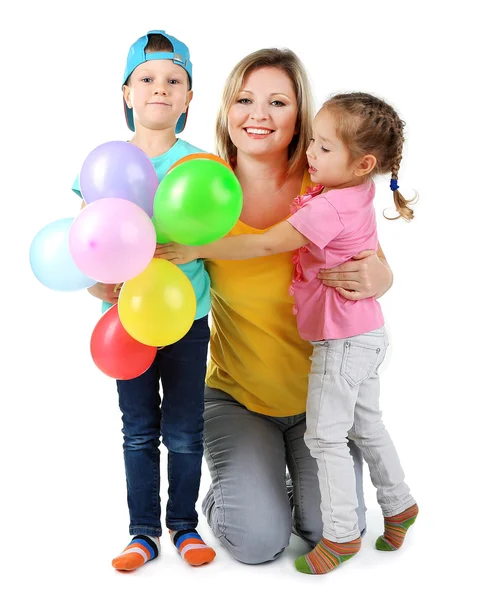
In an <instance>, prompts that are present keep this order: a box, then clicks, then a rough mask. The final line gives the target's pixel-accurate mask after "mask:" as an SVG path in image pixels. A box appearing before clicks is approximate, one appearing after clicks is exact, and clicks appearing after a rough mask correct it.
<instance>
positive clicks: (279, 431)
mask: <svg viewBox="0 0 483 600" xmlns="http://www.w3.org/2000/svg"><path fill="white" fill-rule="evenodd" d="M305 429H306V424H305V413H304V414H301V415H296V416H294V417H284V418H275V417H267V416H264V415H261V414H258V413H255V412H251V411H249V410H247V409H246V408H245V407H244V406H243V405H241V404H239V403H238V402H236V401H235V400H234V399H233V398H232V397H231V396H229V395H228V394H226V393H224V392H222V391H220V390H215V389H210V388H206V391H205V429H204V439H205V459H206V462H207V463H208V467H209V469H210V474H211V479H212V485H211V487H210V489H209V491H208V494H207V496H206V498H205V499H204V501H203V506H202V509H203V514H204V515H205V516H206V518H207V520H208V523H209V525H210V526H211V528H212V529H213V532H214V533H215V535H216V537H217V538H218V539H219V540H220V543H221V544H222V545H223V546H224V547H225V548H226V549H227V550H228V551H229V552H230V553H231V554H232V555H233V556H234V558H236V559H237V560H239V561H240V562H243V563H248V564H258V563H263V562H267V561H270V560H273V559H274V558H276V557H277V556H279V555H280V554H281V553H282V552H283V551H284V549H285V548H286V547H287V546H288V543H289V540H290V534H291V533H292V531H293V532H294V533H296V534H297V535H299V536H300V537H302V538H303V539H305V540H306V541H307V542H308V543H309V545H310V546H311V547H312V546H315V544H316V543H317V542H318V541H319V540H320V538H321V537H322V516H321V513H320V492H319V485H318V479H317V463H316V461H315V460H314V459H313V458H312V457H311V456H310V454H309V451H308V448H307V446H306V445H305V442H304V433H305ZM351 451H353V457H354V465H355V479H356V482H357V483H356V487H357V490H358V494H359V500H358V508H357V513H358V516H359V521H358V527H359V528H360V529H361V531H362V530H363V529H364V528H365V510H366V508H365V505H364V499H363V495H362V457H361V454H360V452H359V450H358V449H357V448H355V446H353V447H352V448H351ZM287 467H288V470H289V473H290V475H291V478H292V482H293V502H294V507H293V511H292V510H291V508H290V503H289V498H288V495H287V489H286V481H285V473H286V469H287ZM353 471H354V469H353Z"/></svg>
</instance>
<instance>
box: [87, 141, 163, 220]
mask: <svg viewBox="0 0 483 600" xmlns="http://www.w3.org/2000/svg"><path fill="white" fill-rule="evenodd" d="M79 185H80V190H81V194H82V197H83V198H84V200H85V202H86V204H90V203H92V202H94V201H96V200H99V199H100V198H124V200H130V201H131V202H133V203H134V204H137V205H138V206H139V207H140V208H142V209H143V210H144V211H145V212H146V213H147V214H148V215H149V216H150V217H152V216H153V200H154V194H155V193H156V189H157V187H158V176H157V175H156V171H155V169H154V166H153V164H152V162H151V161H150V160H149V158H148V156H147V155H146V154H145V153H144V152H143V151H142V150H141V148H138V147H137V146H134V145H133V144H130V143H129V142H106V143H105V144H101V145H100V146H98V147H97V148H95V149H94V150H93V151H92V152H91V153H90V154H89V155H88V156H87V158H86V159H85V161H84V163H83V165H82V167H81V171H80V174H79Z"/></svg>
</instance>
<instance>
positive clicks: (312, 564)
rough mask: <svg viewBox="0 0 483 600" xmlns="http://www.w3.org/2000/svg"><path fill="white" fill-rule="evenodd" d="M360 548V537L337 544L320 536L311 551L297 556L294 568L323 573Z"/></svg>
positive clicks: (317, 573)
mask: <svg viewBox="0 0 483 600" xmlns="http://www.w3.org/2000/svg"><path fill="white" fill-rule="evenodd" d="M360 549H361V538H360V537H358V538H357V539H356V540H353V541H352V542H345V543H343V544H339V543H338V542H331V541H330V540H326V539H325V538H322V539H321V540H320V542H319V543H318V544H317V546H315V548H314V549H313V550H312V552H309V553H308V554H305V555H304V556H299V557H298V558H297V559H296V561H295V568H296V569H297V571H300V572H301V573H309V574H310V575H323V574H324V573H328V572H329V571H332V570H333V569H335V568H336V567H338V566H339V565H340V564H342V563H343V562H345V561H346V560H349V558H352V557H353V556H354V555H355V554H357V553H358V552H359V550H360Z"/></svg>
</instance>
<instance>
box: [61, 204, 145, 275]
mask: <svg viewBox="0 0 483 600" xmlns="http://www.w3.org/2000/svg"><path fill="white" fill-rule="evenodd" d="M69 249H70V253H71V255H72V258H73V260H74V262H75V264H76V265H77V266H78V268H79V269H80V270H81V271H82V272H83V273H85V274H86V275H87V276H88V277H91V278H92V279H95V280H96V281H101V282H102V283H122V282H124V281H127V280H128V279H132V278H133V277H136V275H139V274H140V273H141V272H142V271H144V269H145V268H146V267H147V266H148V265H149V263H150V262H151V260H153V256H154V251H155V249H156V231H155V229H154V225H153V223H152V221H151V219H150V218H149V217H148V215H147V214H146V213H145V212H144V211H143V210H142V209H141V208H139V206H136V205H135V204H133V203H132V202H130V201H129V200H124V199H123V198H100V199H99V200H97V201H96V202H93V203H92V204H88V205H87V206H86V207H85V208H84V209H83V210H81V212H80V213H79V214H78V215H77V217H76V218H75V219H74V222H73V223H72V225H71V227H70V231H69Z"/></svg>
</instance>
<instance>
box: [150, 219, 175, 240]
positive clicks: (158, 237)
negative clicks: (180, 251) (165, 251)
mask: <svg viewBox="0 0 483 600" xmlns="http://www.w3.org/2000/svg"><path fill="white" fill-rule="evenodd" d="M151 220H152V222H153V226H154V229H155V231H156V243H157V244H167V243H168V242H171V241H172V240H171V239H170V238H169V237H168V236H167V235H166V234H165V233H163V232H162V231H160V230H159V229H157V228H156V221H155V220H154V217H153V218H152V219H151Z"/></svg>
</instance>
